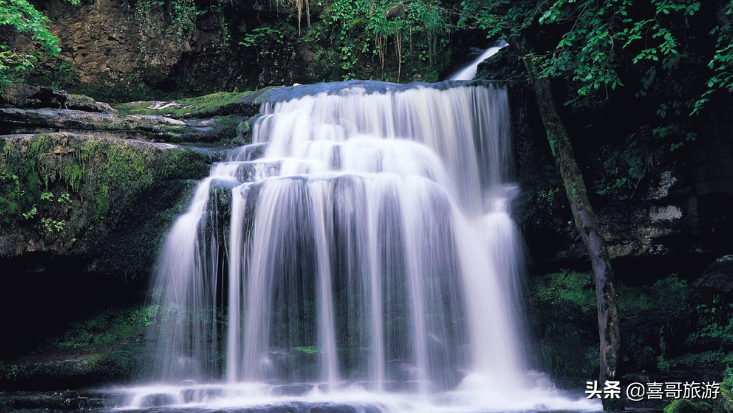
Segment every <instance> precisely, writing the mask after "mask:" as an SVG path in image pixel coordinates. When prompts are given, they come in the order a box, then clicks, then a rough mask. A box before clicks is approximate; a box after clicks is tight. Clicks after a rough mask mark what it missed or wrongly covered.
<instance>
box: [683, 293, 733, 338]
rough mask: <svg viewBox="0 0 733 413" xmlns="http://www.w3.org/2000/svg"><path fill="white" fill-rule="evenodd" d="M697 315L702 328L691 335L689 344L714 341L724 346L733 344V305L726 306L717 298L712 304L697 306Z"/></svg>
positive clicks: (714, 298)
mask: <svg viewBox="0 0 733 413" xmlns="http://www.w3.org/2000/svg"><path fill="white" fill-rule="evenodd" d="M695 314H696V315H697V317H698V320H699V326H700V327H699V328H698V329H697V330H695V331H694V332H693V333H692V334H690V336H689V337H688V338H687V341H688V342H690V343H694V342H695V341H697V340H710V339H712V340H718V341H720V342H721V344H723V345H731V344H733V304H725V303H723V302H721V301H720V298H719V297H718V296H715V297H713V300H712V303H701V304H697V305H696V306H695Z"/></svg>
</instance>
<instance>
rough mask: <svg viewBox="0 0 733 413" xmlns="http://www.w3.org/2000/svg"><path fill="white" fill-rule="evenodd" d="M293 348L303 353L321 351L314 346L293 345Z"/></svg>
mask: <svg viewBox="0 0 733 413" xmlns="http://www.w3.org/2000/svg"><path fill="white" fill-rule="evenodd" d="M295 350H297V351H300V352H303V353H305V354H318V353H320V352H321V350H319V349H318V347H316V346H300V347H295Z"/></svg>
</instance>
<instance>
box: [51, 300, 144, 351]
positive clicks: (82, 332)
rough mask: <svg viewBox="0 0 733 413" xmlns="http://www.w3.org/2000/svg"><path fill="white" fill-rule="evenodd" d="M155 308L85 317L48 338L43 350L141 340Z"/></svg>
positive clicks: (126, 310)
mask: <svg viewBox="0 0 733 413" xmlns="http://www.w3.org/2000/svg"><path fill="white" fill-rule="evenodd" d="M157 311H158V307H157V306H154V305H146V306H143V307H134V308H124V309H114V310H106V311H104V312H102V313H100V314H98V315H95V316H93V317H91V318H89V319H87V320H84V321H80V322H77V323H74V324H72V325H70V326H69V327H68V328H67V329H66V330H65V331H64V332H63V333H62V334H60V335H59V336H56V337H52V338H50V339H48V340H47V341H46V342H45V344H44V345H43V347H44V348H45V349H80V348H86V347H100V346H110V345H116V344H122V343H141V342H142V341H143V340H144V338H145V333H146V329H147V328H148V326H150V325H151V324H153V322H154V318H155V314H156V313H157Z"/></svg>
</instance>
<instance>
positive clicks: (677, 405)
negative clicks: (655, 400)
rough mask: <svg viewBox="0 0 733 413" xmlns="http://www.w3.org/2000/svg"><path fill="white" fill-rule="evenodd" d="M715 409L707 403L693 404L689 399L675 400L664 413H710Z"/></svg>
mask: <svg viewBox="0 0 733 413" xmlns="http://www.w3.org/2000/svg"><path fill="white" fill-rule="evenodd" d="M712 410H713V407H712V406H711V405H710V404H709V403H706V402H697V403H693V402H691V401H690V400H687V399H679V400H673V401H672V403H670V404H669V405H667V407H665V408H664V413H709V412H712Z"/></svg>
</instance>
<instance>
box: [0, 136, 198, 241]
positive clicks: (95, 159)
mask: <svg viewBox="0 0 733 413" xmlns="http://www.w3.org/2000/svg"><path fill="white" fill-rule="evenodd" d="M0 147H1V148H2V152H3V154H4V156H3V157H2V158H0V224H2V225H3V227H4V228H3V229H4V230H5V231H4V234H3V235H2V236H0V255H14V254H18V253H21V252H22V251H23V250H24V249H25V248H26V246H27V244H28V243H29V242H32V243H38V242H41V243H42V245H45V247H46V248H47V249H52V250H54V251H56V252H59V253H73V252H74V251H76V252H84V251H89V249H90V248H91V247H93V246H94V245H96V244H97V243H98V242H100V240H101V239H103V238H104V237H105V236H106V235H107V234H108V233H109V231H110V230H111V229H113V228H114V227H115V225H116V224H117V223H118V221H119V220H120V218H121V217H122V216H123V215H124V214H125V211H126V209H129V208H130V206H131V205H134V204H135V203H137V202H139V201H140V197H141V196H142V194H143V193H145V192H146V191H147V190H148V189H149V188H151V187H152V186H153V183H155V182H159V181H164V180H171V179H181V178H184V179H185V178H201V177H203V176H205V175H206V173H207V171H208V166H207V165H206V163H205V161H206V160H205V157H204V155H202V154H200V153H198V152H195V151H193V150H189V149H183V148H166V149H162V148H159V147H156V146H154V145H150V144H143V143H141V142H137V141H127V140H117V139H102V138H91V137H83V136H77V135H73V134H68V133H61V134H50V135H23V136H22V137H16V138H3V139H2V140H0ZM46 192H48V193H49V194H50V195H51V196H52V197H53V199H56V200H59V199H61V198H62V197H63V199H64V202H48V201H47V200H43V199H42V198H41V196H42V193H46ZM34 208H35V212H34V213H31V212H32V211H33V209H34ZM60 223H62V224H60ZM49 227H52V228H53V229H54V230H53V231H49V230H48V228H49Z"/></svg>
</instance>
